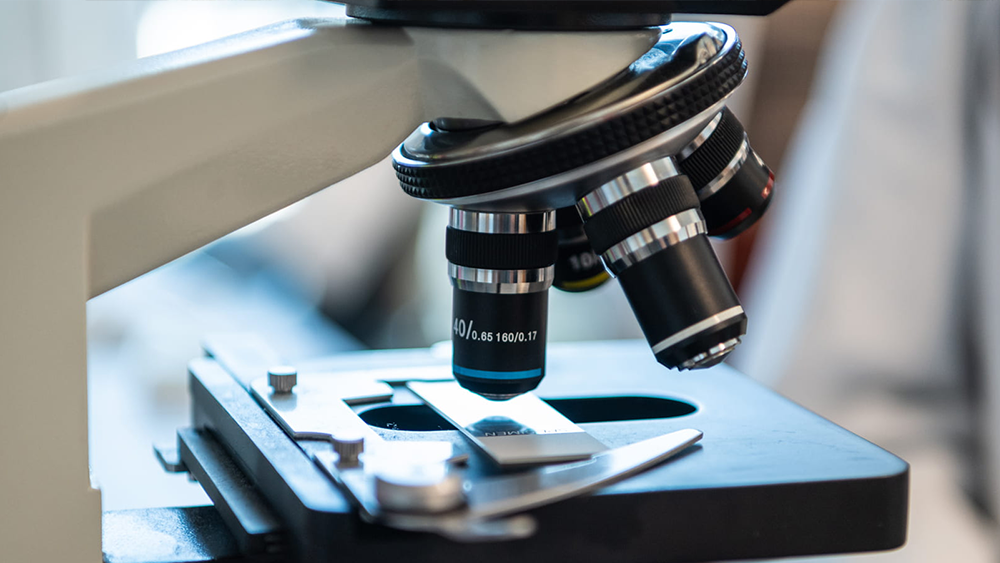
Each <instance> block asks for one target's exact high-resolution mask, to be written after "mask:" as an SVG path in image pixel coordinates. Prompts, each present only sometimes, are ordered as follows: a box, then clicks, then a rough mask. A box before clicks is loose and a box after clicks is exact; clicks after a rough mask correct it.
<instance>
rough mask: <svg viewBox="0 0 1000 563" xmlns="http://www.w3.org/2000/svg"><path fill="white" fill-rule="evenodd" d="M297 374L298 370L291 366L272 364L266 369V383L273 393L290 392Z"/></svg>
mask: <svg viewBox="0 0 1000 563" xmlns="http://www.w3.org/2000/svg"><path fill="white" fill-rule="evenodd" d="M298 375H299V372H298V370H296V369H295V368H294V367H292V366H274V367H272V368H270V369H268V370H267V383H268V385H270V386H271V388H272V389H274V392H275V393H290V392H291V391H292V389H293V388H294V387H295V383H296V382H297V381H298Z"/></svg>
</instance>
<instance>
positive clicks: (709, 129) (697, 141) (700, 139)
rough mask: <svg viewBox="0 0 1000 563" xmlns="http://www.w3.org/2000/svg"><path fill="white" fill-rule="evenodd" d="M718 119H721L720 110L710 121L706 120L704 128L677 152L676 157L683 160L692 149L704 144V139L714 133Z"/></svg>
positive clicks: (689, 154)
mask: <svg viewBox="0 0 1000 563" xmlns="http://www.w3.org/2000/svg"><path fill="white" fill-rule="evenodd" d="M720 121H722V112H721V111H720V112H719V115H716V116H715V118H714V119H712V121H709V122H708V125H706V126H705V128H704V129H702V130H701V132H699V133H698V136H697V137H695V138H694V139H693V140H692V141H691V142H690V143H688V145H687V146H686V147H684V148H683V149H681V150H680V152H678V153H677V158H679V159H681V160H684V159H685V158H687V157H689V156H691V155H692V154H694V151H696V150H698V149H699V148H700V147H701V146H702V145H703V144H705V141H707V140H708V138H709V137H711V136H712V133H715V128H716V127H718V126H719V122H720Z"/></svg>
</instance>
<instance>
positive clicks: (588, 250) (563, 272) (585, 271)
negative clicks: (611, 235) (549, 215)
mask: <svg viewBox="0 0 1000 563" xmlns="http://www.w3.org/2000/svg"><path fill="white" fill-rule="evenodd" d="M556 234H557V235H558V237H559V255H558V258H557V259H556V277H555V281H554V282H553V284H552V285H554V286H555V287H556V288H557V289H561V290H563V291H568V292H572V293H579V292H583V291H590V290H591V289H594V288H597V287H600V286H601V285H603V284H604V282H606V281H608V280H609V279H611V275H610V274H608V271H607V270H605V269H604V262H601V258H600V257H599V256H597V254H594V249H593V247H592V246H591V245H590V240H589V239H588V238H587V233H586V232H584V230H583V221H582V220H581V219H580V214H579V213H577V211H576V208H575V207H563V208H562V209H558V210H556Z"/></svg>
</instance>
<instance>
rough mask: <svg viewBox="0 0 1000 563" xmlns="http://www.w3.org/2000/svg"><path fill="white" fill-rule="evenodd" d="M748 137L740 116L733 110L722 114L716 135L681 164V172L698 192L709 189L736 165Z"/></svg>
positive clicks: (714, 132)
mask: <svg viewBox="0 0 1000 563" xmlns="http://www.w3.org/2000/svg"><path fill="white" fill-rule="evenodd" d="M745 136H746V131H745V130H744V129H743V124H742V123H740V120H739V119H736V114H734V113H733V112H731V111H729V108H726V109H724V110H722V120H720V121H719V125H717V126H716V128H715V131H713V132H712V134H711V135H709V137H708V139H706V140H705V142H704V143H702V145H701V146H700V147H698V150H696V151H694V152H693V153H692V154H691V155H690V156H688V157H687V158H685V159H684V160H682V161H680V162H679V164H680V167H681V170H683V171H684V173H685V174H687V175H688V178H690V179H691V184H692V185H693V186H694V187H695V189H696V190H699V189H701V188H703V187H705V186H706V185H708V183H709V182H711V181H712V180H714V179H715V178H716V177H718V176H719V174H721V173H722V171H723V170H724V169H725V168H726V166H728V165H729V163H730V162H732V160H733V157H734V156H736V151H738V150H739V149H740V145H741V144H743V138H744V137H745Z"/></svg>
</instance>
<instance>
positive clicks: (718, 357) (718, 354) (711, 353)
mask: <svg viewBox="0 0 1000 563" xmlns="http://www.w3.org/2000/svg"><path fill="white" fill-rule="evenodd" d="M739 343H740V339H739V338H738V337H737V338H730V339H729V340H726V341H725V342H720V343H719V344H717V345H715V346H712V347H711V348H709V349H708V350H705V351H704V352H702V353H700V354H697V355H695V356H694V357H693V358H691V359H689V360H687V361H686V362H683V363H682V364H681V365H680V366H679V368H680V369H698V368H707V367H711V366H714V365H715V364H717V363H719V362H721V361H722V360H723V359H725V357H726V356H728V355H729V353H730V352H732V351H733V350H734V349H735V348H736V346H738V345H739Z"/></svg>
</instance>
